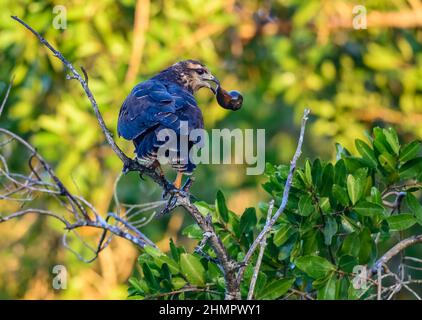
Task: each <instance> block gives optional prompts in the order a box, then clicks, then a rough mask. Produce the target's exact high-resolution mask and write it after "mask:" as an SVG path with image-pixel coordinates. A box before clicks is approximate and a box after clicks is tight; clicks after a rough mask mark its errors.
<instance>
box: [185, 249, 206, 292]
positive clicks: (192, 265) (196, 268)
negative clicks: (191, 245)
mask: <svg viewBox="0 0 422 320" xmlns="http://www.w3.org/2000/svg"><path fill="white" fill-rule="evenodd" d="M180 267H181V269H182V274H183V275H184V276H185V277H186V279H188V281H189V283H191V284H193V285H198V286H203V285H204V283H205V269H204V266H203V265H202V263H201V261H200V260H199V259H198V258H197V257H195V256H194V255H191V254H188V253H182V254H181V255H180Z"/></svg>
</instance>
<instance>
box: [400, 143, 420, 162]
mask: <svg viewBox="0 0 422 320" xmlns="http://www.w3.org/2000/svg"><path fill="white" fill-rule="evenodd" d="M420 152H421V143H420V141H412V142H410V143H408V144H406V145H405V146H403V147H402V148H401V150H400V157H399V160H400V161H401V162H407V161H409V160H412V159H413V158H416V156H418V155H419V153H420Z"/></svg>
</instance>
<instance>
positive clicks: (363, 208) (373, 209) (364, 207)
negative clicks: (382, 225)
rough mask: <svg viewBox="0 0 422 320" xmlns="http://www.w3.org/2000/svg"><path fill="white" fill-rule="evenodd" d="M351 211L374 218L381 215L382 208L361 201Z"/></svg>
mask: <svg viewBox="0 0 422 320" xmlns="http://www.w3.org/2000/svg"><path fill="white" fill-rule="evenodd" d="M353 210H354V211H356V212H357V213H358V214H359V215H361V216H365V217H375V216H377V215H382V214H383V212H384V207H382V206H380V205H379V204H376V203H372V202H368V201H365V200H361V201H359V202H358V203H357V204H356V205H355V206H354V207H353Z"/></svg>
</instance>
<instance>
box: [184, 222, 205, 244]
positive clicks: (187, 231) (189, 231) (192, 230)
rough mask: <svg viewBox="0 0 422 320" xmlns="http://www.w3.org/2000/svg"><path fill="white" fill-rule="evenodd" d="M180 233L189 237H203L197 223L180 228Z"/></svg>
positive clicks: (198, 238)
mask: <svg viewBox="0 0 422 320" xmlns="http://www.w3.org/2000/svg"><path fill="white" fill-rule="evenodd" d="M182 234H183V235H184V236H186V237H188V238H191V239H197V240H200V239H202V237H203V231H202V230H201V228H200V227H199V226H198V225H197V224H191V225H188V226H187V227H186V228H184V229H183V230H182Z"/></svg>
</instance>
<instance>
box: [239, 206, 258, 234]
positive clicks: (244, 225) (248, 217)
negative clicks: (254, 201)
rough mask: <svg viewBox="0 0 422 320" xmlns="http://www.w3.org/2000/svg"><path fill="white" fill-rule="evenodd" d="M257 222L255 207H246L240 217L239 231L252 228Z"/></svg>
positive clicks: (247, 230) (242, 232) (243, 231)
mask: <svg viewBox="0 0 422 320" xmlns="http://www.w3.org/2000/svg"><path fill="white" fill-rule="evenodd" d="M256 223H257V219H256V211H255V208H247V209H246V210H245V211H244V212H243V214H242V216H241V217H240V233H241V234H244V233H246V232H249V231H251V230H253V228H254V227H255V225H256Z"/></svg>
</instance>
